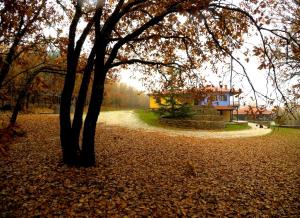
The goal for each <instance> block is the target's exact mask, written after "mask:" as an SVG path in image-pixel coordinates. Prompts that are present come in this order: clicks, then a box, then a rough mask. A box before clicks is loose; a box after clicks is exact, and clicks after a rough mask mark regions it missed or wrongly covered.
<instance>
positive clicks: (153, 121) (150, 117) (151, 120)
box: [135, 109, 161, 126]
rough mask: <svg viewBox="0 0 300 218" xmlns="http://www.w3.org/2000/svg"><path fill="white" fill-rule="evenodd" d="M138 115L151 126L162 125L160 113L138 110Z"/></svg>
mask: <svg viewBox="0 0 300 218" xmlns="http://www.w3.org/2000/svg"><path fill="white" fill-rule="evenodd" d="M135 112H136V114H137V115H138V117H139V118H140V119H141V120H142V121H144V122H145V123H147V124H148V125H151V126H161V125H160V123H159V114H158V113H155V112H153V111H149V110H143V109H140V110H136V111H135Z"/></svg>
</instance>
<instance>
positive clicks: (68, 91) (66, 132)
mask: <svg viewBox="0 0 300 218" xmlns="http://www.w3.org/2000/svg"><path fill="white" fill-rule="evenodd" d="M81 15H82V11H81V6H80V5H77V7H76V12H75V15H74V18H73V20H72V23H71V25H70V29H69V44H68V56H67V75H66V77H65V82H64V87H63V91H62V94H61V105H60V116H59V118H60V140H61V147H62V153H63V162H64V163H65V164H67V165H77V164H78V161H79V159H78V156H79V155H78V150H77V148H76V146H74V145H73V143H72V142H73V140H72V128H71V115H70V113H71V103H72V94H73V91H74V86H75V80H76V69H77V64H78V59H79V57H78V58H76V55H75V37H76V29H77V25H78V22H79V19H80V17H81Z"/></svg>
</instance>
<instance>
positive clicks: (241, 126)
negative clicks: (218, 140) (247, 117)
mask: <svg viewBox="0 0 300 218" xmlns="http://www.w3.org/2000/svg"><path fill="white" fill-rule="evenodd" d="M246 129H251V127H250V126H249V125H248V123H245V124H235V123H227V124H226V126H225V129H224V131H240V130H246Z"/></svg>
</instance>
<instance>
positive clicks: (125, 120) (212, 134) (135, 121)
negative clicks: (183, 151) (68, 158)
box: [98, 111, 272, 138]
mask: <svg viewBox="0 0 300 218" xmlns="http://www.w3.org/2000/svg"><path fill="white" fill-rule="evenodd" d="M98 121H99V122H101V123H105V124H107V125H116V126H122V127H126V128H129V129H139V130H143V131H150V132H160V133H166V134H168V135H183V136H192V137H200V138H241V137H253V136H263V135H266V134H268V133H270V132H271V131H272V130H271V129H267V128H263V129H261V128H258V127H256V125H255V124H254V123H249V125H250V126H251V127H252V128H251V129H247V130H240V131H206V130H174V129H167V128H162V127H154V126H150V125H148V124H146V123H144V122H143V121H141V120H140V119H139V118H138V116H137V114H136V113H135V112H134V111H109V112H102V113H101V115H100V119H99V120H98Z"/></svg>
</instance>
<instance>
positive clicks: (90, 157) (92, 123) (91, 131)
mask: <svg viewBox="0 0 300 218" xmlns="http://www.w3.org/2000/svg"><path fill="white" fill-rule="evenodd" d="M98 73H99V74H100V73H101V74H100V75H99V78H97V80H96V79H95V80H94V84H93V91H92V96H91V102H90V105H89V110H88V113H87V116H86V118H85V122H84V129H83V139H82V150H81V164H82V166H85V167H89V166H94V165H95V132H96V125H97V120H98V116H99V114H100V108H101V104H102V102H103V94H104V83H105V78H106V72H105V71H101V72H99V71H98Z"/></svg>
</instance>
